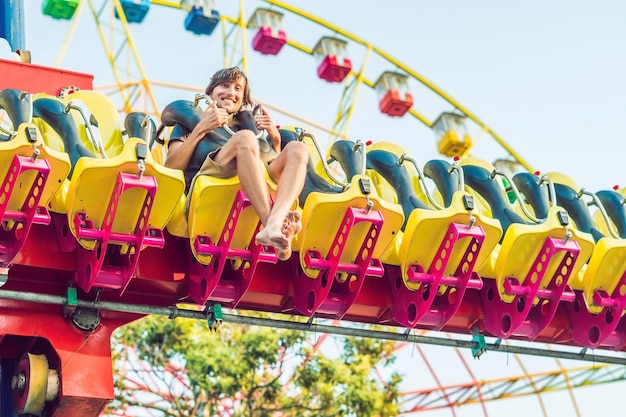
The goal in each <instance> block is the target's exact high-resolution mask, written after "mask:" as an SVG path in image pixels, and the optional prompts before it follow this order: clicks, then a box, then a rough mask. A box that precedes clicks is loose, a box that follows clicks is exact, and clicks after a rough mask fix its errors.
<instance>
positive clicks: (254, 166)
mask: <svg viewBox="0 0 626 417" xmlns="http://www.w3.org/2000/svg"><path fill="white" fill-rule="evenodd" d="M259 160H260V157H259V144H258V140H257V139H256V137H255V135H254V134H253V133H252V132H251V131H249V130H241V131H239V132H237V133H236V134H235V135H234V136H233V137H232V138H230V140H229V141H228V142H227V143H226V144H225V145H224V147H222V149H220V151H219V152H218V153H217V155H216V156H215V162H216V163H218V164H220V165H224V166H228V167H231V168H234V169H236V170H237V175H238V176H239V182H240V184H241V189H242V190H243V192H244V193H246V196H247V197H248V199H249V200H250V203H251V204H252V208H253V209H254V211H255V212H256V213H257V215H258V216H259V219H260V220H261V223H262V224H263V225H264V226H267V221H268V218H269V216H270V210H271V208H272V206H271V202H270V196H269V191H268V188H267V184H266V182H265V172H264V171H263V170H264V169H265V168H264V167H263V165H262V164H260V163H259ZM279 230H280V228H279ZM270 240H271V242H267V245H268V246H274V247H276V248H285V247H286V246H287V245H288V241H287V238H286V237H284V236H283V235H282V233H278V234H276V233H274V234H272V236H271V239H270ZM263 244H265V243H263Z"/></svg>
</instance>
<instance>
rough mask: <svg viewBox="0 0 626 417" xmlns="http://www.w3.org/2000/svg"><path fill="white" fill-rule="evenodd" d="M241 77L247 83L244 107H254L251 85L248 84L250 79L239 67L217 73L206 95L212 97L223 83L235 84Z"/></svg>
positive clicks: (244, 89)
mask: <svg viewBox="0 0 626 417" xmlns="http://www.w3.org/2000/svg"><path fill="white" fill-rule="evenodd" d="M240 77H243V79H244V81H245V83H244V87H243V104H244V105H252V98H251V97H250V85H249V84H248V77H246V74H244V73H243V71H241V70H240V69H239V67H232V68H224V69H221V70H219V71H217V72H216V73H215V74H213V76H212V77H211V81H210V82H209V85H208V86H207V88H206V90H205V94H207V95H209V96H210V95H211V94H212V93H213V90H214V89H215V87H217V86H218V85H220V84H221V83H223V82H231V83H233V82H235V81H237V80H238V79H239V78H240Z"/></svg>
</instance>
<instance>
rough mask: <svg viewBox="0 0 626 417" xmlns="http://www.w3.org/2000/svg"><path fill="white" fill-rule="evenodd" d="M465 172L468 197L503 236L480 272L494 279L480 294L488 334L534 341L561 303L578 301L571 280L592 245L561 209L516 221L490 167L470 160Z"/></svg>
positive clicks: (518, 216)
mask: <svg viewBox="0 0 626 417" xmlns="http://www.w3.org/2000/svg"><path fill="white" fill-rule="evenodd" d="M461 167H462V169H463V173H464V177H465V182H466V185H467V186H468V187H469V189H470V191H471V192H473V193H475V194H479V195H481V197H482V198H483V199H484V200H485V201H486V203H487V204H488V205H489V208H490V210H491V215H492V217H494V218H496V219H498V220H499V221H500V224H501V226H502V229H503V231H504V235H503V238H502V241H501V244H500V247H499V250H498V251H494V256H493V257H492V258H491V262H486V263H485V265H484V266H483V267H482V268H481V269H480V270H479V272H480V273H481V275H483V276H487V277H491V278H494V279H493V280H485V288H484V290H483V292H482V293H481V294H482V297H483V306H484V308H485V316H486V317H485V321H484V326H485V330H487V331H488V332H489V333H491V334H493V335H495V336H498V337H502V338H507V337H510V336H512V335H516V336H523V337H525V338H527V339H529V340H533V339H534V338H535V337H536V336H537V335H538V334H539V333H540V332H541V331H542V330H543V329H544V328H545V327H546V326H547V325H548V324H549V323H550V321H551V320H552V318H553V316H554V314H555V312H556V309H557V307H558V305H559V303H560V302H561V301H567V302H569V304H571V301H574V298H575V295H574V293H573V292H572V290H571V289H570V287H569V286H570V285H571V283H572V282H571V279H574V278H575V277H576V276H577V274H578V273H579V271H580V270H581V268H582V267H583V265H584V264H585V263H586V262H587V260H588V259H589V258H590V256H591V253H592V251H593V248H594V243H593V239H592V237H591V235H590V234H589V233H585V232H583V231H581V230H577V229H575V228H573V227H572V225H571V224H570V222H569V215H568V213H567V211H565V209H564V208H562V207H558V206H553V207H551V208H550V209H549V210H548V213H547V218H546V219H545V220H543V221H542V222H540V223H533V222H530V221H528V220H526V219H524V218H523V217H521V216H520V215H518V214H517V213H516V212H515V211H514V210H513V209H512V208H511V206H510V205H509V203H508V200H507V199H506V193H505V190H504V188H503V186H502V184H501V183H500V182H499V180H498V179H497V175H496V173H497V172H496V171H495V170H494V169H493V167H491V166H490V164H488V163H485V162H484V161H480V160H476V159H474V158H466V159H463V160H461ZM509 182H510V181H509Z"/></svg>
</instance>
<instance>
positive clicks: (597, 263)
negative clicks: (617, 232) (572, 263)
mask: <svg viewBox="0 0 626 417" xmlns="http://www.w3.org/2000/svg"><path fill="white" fill-rule="evenodd" d="M625 273H626V240H624V239H614V238H609V237H605V238H602V239H600V240H599V241H598V242H597V243H596V246H595V248H594V249H593V253H592V255H591V259H589V263H588V264H587V265H586V268H584V269H583V270H582V271H581V272H580V274H579V277H578V279H576V280H575V281H574V282H573V283H572V287H573V288H574V289H579V290H582V291H583V293H584V295H585V301H586V303H587V309H588V310H589V311H590V312H592V313H593V314H599V313H600V312H601V311H602V309H603V308H604V306H601V305H597V304H595V303H594V295H595V294H596V292H598V291H601V292H603V293H605V294H606V295H611V294H613V292H614V291H615V290H616V289H617V290H618V294H619V295H620V296H621V297H626V285H624V284H622V285H621V286H620V288H616V287H617V285H618V283H619V282H620V281H621V280H622V278H623V276H624V274H625Z"/></svg>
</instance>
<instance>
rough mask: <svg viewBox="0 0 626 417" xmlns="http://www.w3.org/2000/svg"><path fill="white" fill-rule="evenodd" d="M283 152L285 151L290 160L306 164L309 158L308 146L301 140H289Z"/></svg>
mask: <svg viewBox="0 0 626 417" xmlns="http://www.w3.org/2000/svg"><path fill="white" fill-rule="evenodd" d="M283 152H287V154H288V155H289V159H290V160H295V161H298V162H299V163H301V164H306V162H307V161H308V159H309V148H308V147H307V146H306V144H304V143H303V142H289V143H288V144H287V145H285V149H283Z"/></svg>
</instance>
